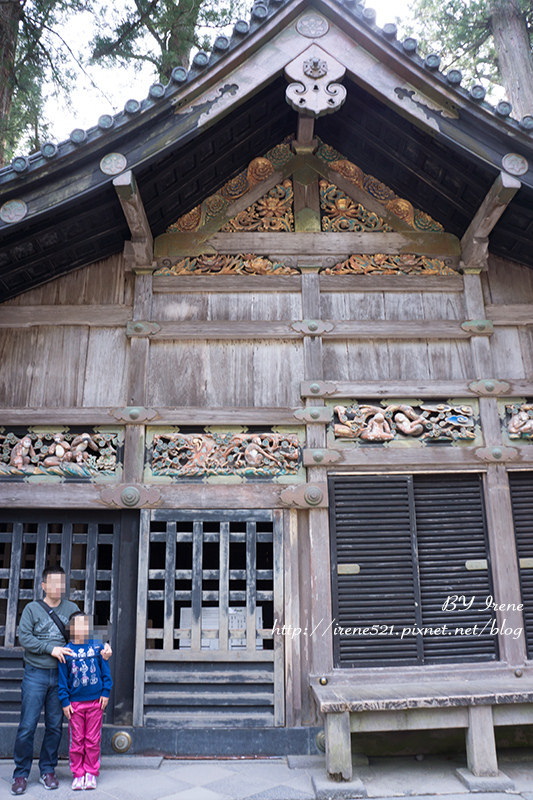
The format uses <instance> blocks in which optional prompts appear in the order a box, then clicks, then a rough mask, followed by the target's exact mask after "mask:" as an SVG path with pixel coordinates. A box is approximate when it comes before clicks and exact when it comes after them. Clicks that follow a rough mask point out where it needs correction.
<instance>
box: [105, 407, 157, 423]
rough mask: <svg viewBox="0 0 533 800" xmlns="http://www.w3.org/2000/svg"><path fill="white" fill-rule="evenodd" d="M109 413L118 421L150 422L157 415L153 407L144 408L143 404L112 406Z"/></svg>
mask: <svg viewBox="0 0 533 800" xmlns="http://www.w3.org/2000/svg"><path fill="white" fill-rule="evenodd" d="M111 413H112V414H113V416H114V417H115V419H117V420H118V421H119V422H135V423H141V422H150V421H151V420H153V419H155V418H156V417H157V416H159V415H158V413H157V411H156V410H155V409H154V408H144V406H126V407H125V408H114V409H113V411H112V412H111Z"/></svg>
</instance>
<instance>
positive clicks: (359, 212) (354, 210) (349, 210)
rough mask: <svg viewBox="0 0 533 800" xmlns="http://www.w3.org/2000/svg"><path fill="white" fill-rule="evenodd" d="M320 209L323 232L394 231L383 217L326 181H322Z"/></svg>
mask: <svg viewBox="0 0 533 800" xmlns="http://www.w3.org/2000/svg"><path fill="white" fill-rule="evenodd" d="M320 208H321V212H322V230H323V231H392V228H391V227H390V225H387V224H386V223H385V221H384V220H383V219H382V218H381V217H379V216H378V215H377V214H375V213H374V212H373V211H367V209H366V208H364V206H362V205H361V203H356V202H355V200H352V198H351V197H348V195H346V194H344V192H343V191H341V190H340V189H339V188H338V187H337V186H334V185H333V184H331V183H328V181H324V180H321V181H320Z"/></svg>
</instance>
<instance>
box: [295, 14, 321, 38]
mask: <svg viewBox="0 0 533 800" xmlns="http://www.w3.org/2000/svg"><path fill="white" fill-rule="evenodd" d="M296 30H297V31H298V33H301V34H302V36H306V37H307V38H308V39H318V38H319V37H320V36H324V34H325V33H327V32H328V30H329V24H328V21H327V20H326V19H324V17H320V16H319V15H318V14H306V15H305V17H300V19H299V20H298V22H297V23H296Z"/></svg>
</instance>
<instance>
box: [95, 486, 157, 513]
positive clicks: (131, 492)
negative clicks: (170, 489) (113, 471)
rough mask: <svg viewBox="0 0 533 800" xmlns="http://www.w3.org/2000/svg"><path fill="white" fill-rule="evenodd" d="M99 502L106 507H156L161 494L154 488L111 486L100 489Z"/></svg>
mask: <svg viewBox="0 0 533 800" xmlns="http://www.w3.org/2000/svg"><path fill="white" fill-rule="evenodd" d="M100 500H101V502H102V503H105V505H108V506H118V507H119V508H139V507H140V506H153V505H157V504H158V503H159V502H160V500H161V492H160V491H159V489H157V488H156V487H155V486H134V485H132V486H113V487H107V488H105V489H102V491H101V492H100Z"/></svg>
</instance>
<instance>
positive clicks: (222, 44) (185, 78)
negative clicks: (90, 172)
mask: <svg viewBox="0 0 533 800" xmlns="http://www.w3.org/2000/svg"><path fill="white" fill-rule="evenodd" d="M363 2H364V0H329V2H328V0H323V2H320V0H308V3H307V4H308V5H309V6H310V7H312V8H314V7H317V6H320V5H322V4H323V5H330V6H335V7H337V9H339V7H341V8H342V9H343V10H347V11H349V12H350V13H351V14H352V16H353V17H354V18H355V19H357V20H359V21H360V22H362V23H363V24H364V25H365V27H366V28H368V29H369V30H370V31H372V32H373V33H374V34H378V35H379V36H380V37H381V38H382V39H383V40H384V41H386V42H387V43H388V45H389V47H390V48H392V50H394V51H395V52H396V53H397V54H400V55H402V56H403V57H405V58H406V59H408V61H409V63H411V64H416V65H417V67H419V68H420V69H422V70H424V71H425V72H428V73H430V74H431V75H432V77H433V79H437V80H438V81H439V83H441V84H442V85H443V87H445V88H446V89H447V90H452V91H454V92H455V93H456V94H457V95H458V97H459V98H461V99H462V100H463V101H465V100H466V101H467V102H468V103H469V104H471V107H472V108H482V109H484V110H485V111H486V112H488V113H489V114H490V115H491V116H493V118H494V119H495V121H497V122H499V123H501V122H504V124H505V125H507V126H508V127H509V129H510V131H511V130H512V131H513V132H516V133H519V134H526V135H528V138H529V137H530V136H531V135H532V134H533V116H531V115H527V116H526V117H524V118H523V119H522V120H520V121H518V120H515V119H514V118H512V117H511V116H510V114H511V111H512V107H511V104H510V103H508V102H507V101H501V102H500V103H498V105H497V106H496V107H494V106H492V105H491V104H490V103H488V102H487V101H486V100H485V99H484V98H485V90H484V88H483V87H482V86H481V85H479V84H477V85H475V86H473V87H471V88H470V90H468V91H467V90H466V89H464V88H462V87H461V85H460V84H461V80H462V75H461V72H460V71H459V70H456V69H452V70H449V71H448V72H447V73H446V74H445V73H444V72H442V71H440V69H439V66H440V61H441V60H440V56H438V55H437V54H435V53H432V54H430V55H428V56H427V57H426V58H425V59H422V58H421V57H420V56H419V55H418V53H417V42H416V40H415V39H414V38H413V37H410V36H409V37H407V38H406V39H404V40H403V41H402V42H400V41H398V39H397V27H396V25H395V24H394V23H387V24H385V25H384V26H383V27H382V28H380V27H379V26H378V25H376V22H375V19H376V12H375V11H374V9H372V8H365V7H363ZM292 4H293V0H256V2H255V3H254V5H253V7H252V9H251V12H250V19H249V21H245V20H238V21H237V22H236V23H235V25H234V27H233V33H232V36H231V38H230V37H227V36H224V35H219V36H218V37H216V39H215V41H214V43H213V49H212V51H211V53H210V54H208V53H206V52H203V51H199V52H198V53H196V55H195V56H194V58H193V60H192V63H191V66H190V68H189V70H188V71H187V70H185V69H184V68H183V67H176V68H175V69H174V70H173V73H172V78H171V80H170V81H169V83H168V84H166V85H165V84H162V83H157V82H156V83H154V84H152V86H151V87H150V89H149V92H148V96H147V97H146V98H144V99H143V100H142V101H137V100H131V99H130V100H127V101H126V103H125V105H124V109H123V110H122V111H119V112H117V113H116V114H114V115H111V114H103V115H101V116H100V118H99V120H98V123H97V124H96V125H93V126H92V127H90V128H88V129H87V130H84V129H82V128H75V129H74V131H73V132H72V133H71V135H70V137H69V139H66V140H64V141H62V142H58V143H54V142H44V143H43V145H42V146H41V149H40V150H39V151H36V152H34V153H31V154H30V155H21V156H15V158H14V159H13V160H12V162H11V164H9V165H6V166H4V167H3V168H1V169H0V185H1V184H4V186H5V187H6V190H7V189H8V188H9V189H11V187H12V186H13V188H15V187H16V186H17V184H16V183H14V181H16V179H17V178H18V177H19V176H26V175H28V174H29V172H32V173H33V172H34V171H36V170H38V169H40V168H41V167H43V166H44V165H46V164H47V163H49V162H51V161H54V160H56V159H57V158H61V159H62V158H64V157H67V156H69V155H71V154H74V153H77V154H78V155H80V156H81V155H82V153H83V151H84V147H85V146H86V145H87V144H95V145H96V148H95V149H98V147H99V146H100V144H102V145H104V144H106V143H107V141H108V135H109V134H111V132H114V133H115V134H116V133H119V132H120V130H121V128H123V129H124V133H126V132H127V130H128V127H129V126H128V123H129V122H130V121H131V120H132V119H133V118H134V117H136V116H137V115H138V114H146V113H149V112H153V113H152V114H151V116H157V115H158V113H159V110H160V101H161V100H162V99H167V100H170V101H171V102H172V103H173V104H177V103H178V102H179V97H178V95H179V93H180V91H182V90H183V88H184V87H186V86H191V88H192V87H193V86H194V85H195V84H197V85H198V86H199V85H200V84H199V83H198V82H197V79H198V78H201V77H204V76H205V75H206V74H208V71H209V70H210V69H211V68H212V67H214V65H215V64H217V63H218V62H220V61H221V60H222V59H224V58H226V57H227V56H228V55H229V54H230V53H234V52H235V51H236V50H237V49H238V48H239V47H240V46H241V43H242V42H243V41H245V39H246V38H247V37H248V36H250V34H253V33H254V32H255V31H256V30H258V29H260V28H261V27H262V26H263V25H264V24H265V23H266V22H267V21H268V20H270V19H272V18H273V17H274V16H275V15H276V14H278V13H279V12H280V11H281V10H282V9H283V8H284V7H288V6H291V5H292ZM298 5H300V4H295V7H296V10H297V13H300V12H301V10H302V8H298ZM158 107H159V108H158ZM113 141H116V139H114V140H113ZM92 150H93V148H91V152H92ZM87 156H89V153H87Z"/></svg>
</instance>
